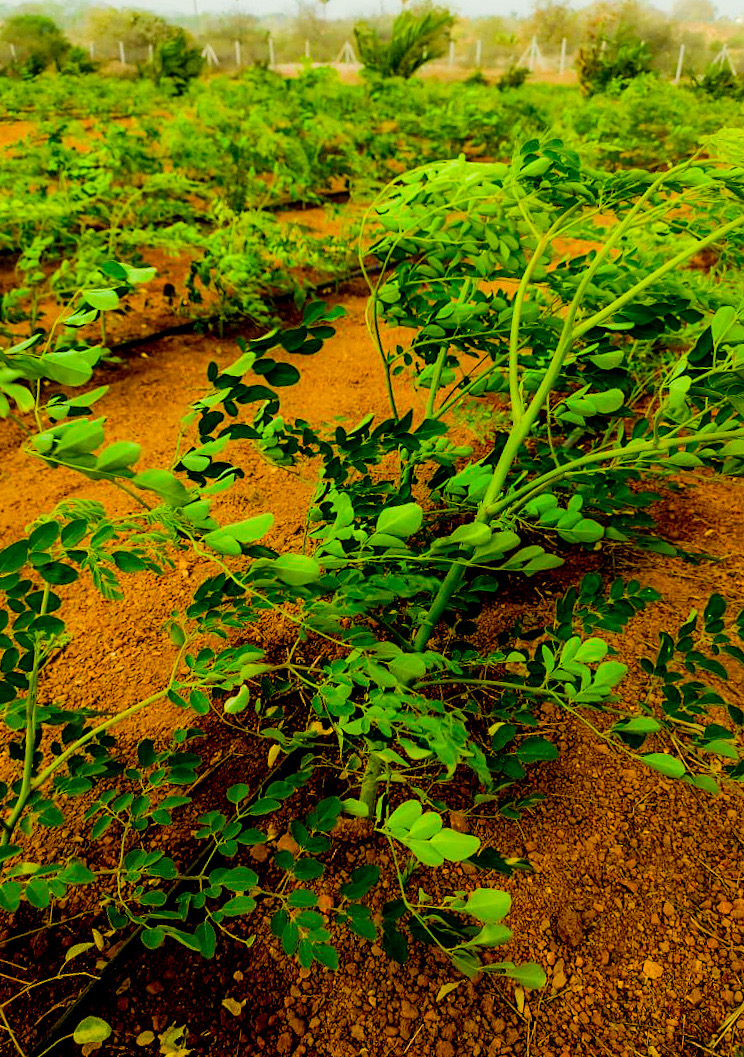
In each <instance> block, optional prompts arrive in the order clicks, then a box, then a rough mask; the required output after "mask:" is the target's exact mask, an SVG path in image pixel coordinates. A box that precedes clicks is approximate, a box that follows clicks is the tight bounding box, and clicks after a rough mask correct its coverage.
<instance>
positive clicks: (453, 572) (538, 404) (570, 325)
mask: <svg viewBox="0 0 744 1057" xmlns="http://www.w3.org/2000/svg"><path fill="white" fill-rule="evenodd" d="M683 168H685V166H678V167H677V168H676V169H673V170H670V172H668V173H665V174H663V175H662V176H661V177H659V178H658V179H657V180H655V181H654V183H653V184H652V185H651V186H650V187H649V188H648V189H647V190H646V192H645V193H644V195H642V196H641V198H639V200H638V201H637V202H636V203H635V205H634V206H633V208H632V209H631V210H630V211H629V213H628V215H627V216H626V217H625V218H624V219H623V221H622V222H621V223H620V224H618V226H617V227H616V228H615V230H614V231H613V232H612V234H611V235H610V237H609V238H608V239H607V241H606V243H605V245H604V246H603V248H602V249H601V250H600V252H599V253H598V254H597V256H596V258H595V259H594V260H593V261H592V263H591V265H590V267H589V268H588V269H587V271H586V273H585V275H584V277H583V279H582V281H581V283H580V284H579V287H578V289H577V291H576V293H575V295H574V297H573V299H572V301H571V304H570V305H569V309H568V313H567V316H566V319H565V320H564V324H563V328H562V331H561V335H560V338H559V340H558V344H557V346H556V349H555V352H554V353H553V356H552V358H551V361H550V364H549V365H548V368H547V370H546V372H545V375H544V376H543V379H542V382H541V383H540V386H539V387H538V389H537V391H536V392H535V394H534V396H533V398H532V400H531V401H530V403H529V405H528V407H527V408H526V409H525V410H524V412H523V413H520V412H519V404H517V406H516V408H513V412H512V413H513V418H514V424H513V426H512V428H511V431H510V433H509V436H508V438H507V440H506V443H505V444H504V447H503V449H502V451H501V455H500V456H499V459H498V462H497V464H496V466H495V468H494V472H493V476H492V477H491V480H490V482H489V485H488V489H487V491H486V495H485V496H484V498H483V500H482V502H481V504H480V507H479V509H478V513H477V514H476V516H475V518H474V522H476V523H478V522H480V523H486V522H488V521H490V520H491V519H492V518H493V517H494V515H495V514H496V513H498V512H499V511H500V510H502V509H504V508H505V507H507V506H510V505H511V503H512V502H513V501H514V498H515V497H514V496H509V497H508V498H507V499H505V500H504V501H503V502H501V503H499V502H497V500H498V499H499V497H500V496H501V495H502V493H503V492H504V489H505V486H506V481H507V478H508V475H509V472H510V470H511V468H512V465H513V463H514V460H515V459H516V457H517V452H518V451H519V449H520V448H521V447H522V445H523V444H524V442H525V441H526V439H527V438H528V437H529V434H530V431H531V430H532V427H533V426H534V424H535V422H536V421H537V418H538V416H539V414H540V412H541V410H542V408H543V406H544V405H545V403H546V402H547V400H548V399H549V396H550V393H551V392H552V391H553V389H554V387H555V385H556V382H557V380H558V378H559V376H560V372H561V369H562V367H563V363H564V361H565V358H566V355H567V353H568V351H569V349H570V348H571V346H572V345H573V343H574V341H575V340H576V339H577V338H579V337H581V336H582V335H583V334H585V333H586V332H587V331H589V330H591V329H592V327H594V326H597V325H598V324H599V323H601V322H602V321H603V320H605V319H607V318H609V317H610V316H612V315H613V314H614V313H615V312H616V311H617V310H618V309H620V308H622V306H623V305H625V304H627V303H628V302H629V301H631V300H633V298H634V297H636V296H637V295H638V294H639V293H641V292H642V291H643V290H645V289H646V288H647V287H648V286H650V285H652V284H653V283H654V282H656V281H657V280H658V279H660V278H662V277H663V276H664V275H666V274H667V272H669V271H672V270H673V269H675V268H678V267H679V265H680V264H683V263H684V262H685V261H686V260H689V258H690V257H692V256H693V255H694V254H695V253H697V252H698V251H699V250H700V249H702V248H704V247H705V246H708V245H710V244H711V243H712V242H716V241H717V240H719V239H721V238H723V237H725V236H726V235H728V234H730V233H731V232H732V231H735V230H736V229H737V228H738V227H741V226H742V225H744V216H741V217H739V218H737V219H736V220H733V221H731V222H730V223H728V224H725V225H723V226H722V227H720V228H718V229H717V230H716V231H714V232H712V233H711V234H710V235H708V236H706V237H705V238H703V239H700V240H698V241H697V242H696V243H695V244H694V245H693V246H691V247H688V248H687V249H685V250H683V251H681V252H680V253H678V254H676V256H675V257H673V258H672V259H671V260H669V261H667V262H666V263H665V264H663V265H661V266H660V267H658V268H657V269H656V270H655V271H654V272H652V273H651V275H650V276H647V277H646V278H645V279H643V280H641V281H640V282H638V283H636V284H635V285H634V286H633V288H632V289H631V290H628V291H627V292H626V293H625V294H623V295H621V296H620V297H618V298H616V299H615V300H614V301H613V302H612V303H611V304H610V305H608V306H607V307H606V308H604V309H601V310H600V311H599V312H597V313H595V314H594V315H593V316H591V317H590V318H589V319H588V320H585V321H584V323H582V324H579V325H575V322H574V321H575V317H576V313H577V312H578V310H579V308H580V306H581V303H582V301H583V298H584V294H585V292H586V289H587V287H588V285H589V283H590V282H591V280H592V278H593V277H594V275H595V273H596V271H597V269H598V268H599V267H600V265H601V263H602V262H603V261H604V260H605V259H606V258H607V256H608V254H609V252H610V250H611V249H612V247H613V246H614V245H616V244H617V242H618V241H619V240H620V238H621V237H622V236H623V234H624V233H625V232H626V231H627V229H628V228H629V227H630V225H631V223H632V222H633V220H634V218H635V217H636V215H637V214H638V212H639V211H640V209H641V208H642V205H643V204H644V203H645V202H646V201H647V200H648V198H649V197H650V196H651V194H653V193H654V191H656V190H657V189H658V188H659V187H660V186H661V185H662V184H663V182H664V180H666V179H668V178H669V176H670V175H673V174H675V173H676V172H679V171H681V170H682V169H683ZM533 260H534V258H533ZM531 265H532V261H530V265H528V269H529V268H530V266H531ZM523 281H524V276H523ZM510 345H511V346H512V347H513V348H516V349H518V335H513V336H512V340H511V342H510ZM511 383H512V369H511V359H510V385H511ZM517 395H518V393H517ZM512 397H514V393H512ZM515 412H516V413H515ZM735 435H736V434H734V433H730V434H728V436H729V437H733V436H735ZM719 439H721V438H720V437H719ZM712 440H713V436H706V441H712ZM684 443H690V441H689V440H686V439H685V438H676V439H675V440H674V443H671V444H670V443H666V444H665V443H664V442H661V444H660V445H659V446H657V447H654V444H653V443H651V442H645V443H644V444H641V445H640V446H636V445H633V444H631V445H628V446H627V447H626V448H621V449H616V450H614V451H613V452H611V453H610V452H599V453H596V454H595V455H594V456H585V457H584V459H583V460H576V461H575V462H573V463H571V464H569V467H567V468H566V469H564V468H562V467H560V468H558V469H557V470H555V471H553V472H552V473H551V474H546V475H544V478H543V482H544V483H547V482H548V481H549V480H551V479H553V478H554V477H555V478H559V477H561V476H563V475H564V474H565V473H567V472H573V471H575V469H576V468H577V466H579V465H591V463H592V462H600V461H604V460H607V459H612V458H628V457H630V456H632V455H641V454H646V452H647V453H648V454H651V453H652V452H653V451H655V450H657V451H665V450H668V449H669V448H670V447H680V446H682V445H683V444H684ZM535 484H536V482H533V483H532V484H531V485H528V486H526V487H527V489H528V490H532V489H533V488H534V487H535ZM543 486H544V485H543ZM466 568H467V565H457V566H454V565H453V566H451V567H450V570H449V572H448V573H447V576H446V577H445V579H444V581H443V582H442V584H441V586H440V588H439V591H438V592H437V594H436V596H435V598H434V600H433V602H432V604H431V606H430V608H429V612H428V613H427V615H426V617H425V619H424V621H423V623H422V625H421V627H420V628H419V631H418V633H417V635H416V638H415V640H414V649H415V650H416V651H417V652H421V651H422V650H424V649H425V648H426V644H427V643H428V641H429V639H430V638H431V635H432V633H433V631H434V628H435V627H436V625H437V624H438V622H439V620H440V619H441V617H442V615H443V613H444V612H445V610H446V608H447V605H448V604H449V601H450V599H451V598H452V596H453V595H454V593H455V592H456V591H457V589H458V587H459V586H460V584H461V583H462V580H463V578H464V576H465V570H466Z"/></svg>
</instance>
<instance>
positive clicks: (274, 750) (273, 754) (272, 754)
mask: <svg viewBox="0 0 744 1057" xmlns="http://www.w3.org/2000/svg"><path fill="white" fill-rule="evenodd" d="M280 752H281V746H280V745H272V746H271V748H270V749H269V767H273V766H274V764H275V763H276V759H277V756H278V755H279V753H280Z"/></svg>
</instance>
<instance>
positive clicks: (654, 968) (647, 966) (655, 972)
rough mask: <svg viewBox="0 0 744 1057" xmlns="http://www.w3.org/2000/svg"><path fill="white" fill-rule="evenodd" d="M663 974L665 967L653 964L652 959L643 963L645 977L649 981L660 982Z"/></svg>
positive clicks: (656, 963)
mask: <svg viewBox="0 0 744 1057" xmlns="http://www.w3.org/2000/svg"><path fill="white" fill-rule="evenodd" d="M663 972H664V966H663V965H659V963H658V962H652V961H651V959H650V958H648V959H646V961H645V962H644V963H643V975H644V976H647V977H648V979H649V980H658V979H659V977H660V976H661V974H662V973H663Z"/></svg>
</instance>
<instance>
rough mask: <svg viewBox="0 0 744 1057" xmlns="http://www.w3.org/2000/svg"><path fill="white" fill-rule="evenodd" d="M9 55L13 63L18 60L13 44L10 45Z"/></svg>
mask: <svg viewBox="0 0 744 1057" xmlns="http://www.w3.org/2000/svg"><path fill="white" fill-rule="evenodd" d="M10 54H11V55H12V57H13V62H15V61H16V59H17V58H18V56H17V55H16V49H15V44H13V43H11V45H10Z"/></svg>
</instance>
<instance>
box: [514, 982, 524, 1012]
mask: <svg viewBox="0 0 744 1057" xmlns="http://www.w3.org/2000/svg"><path fill="white" fill-rule="evenodd" d="M514 1001H515V1002H516V1003H517V1011H518V1013H519V1015H520V1016H521V1015H522V1013H524V988H523V987H515V988H514Z"/></svg>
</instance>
